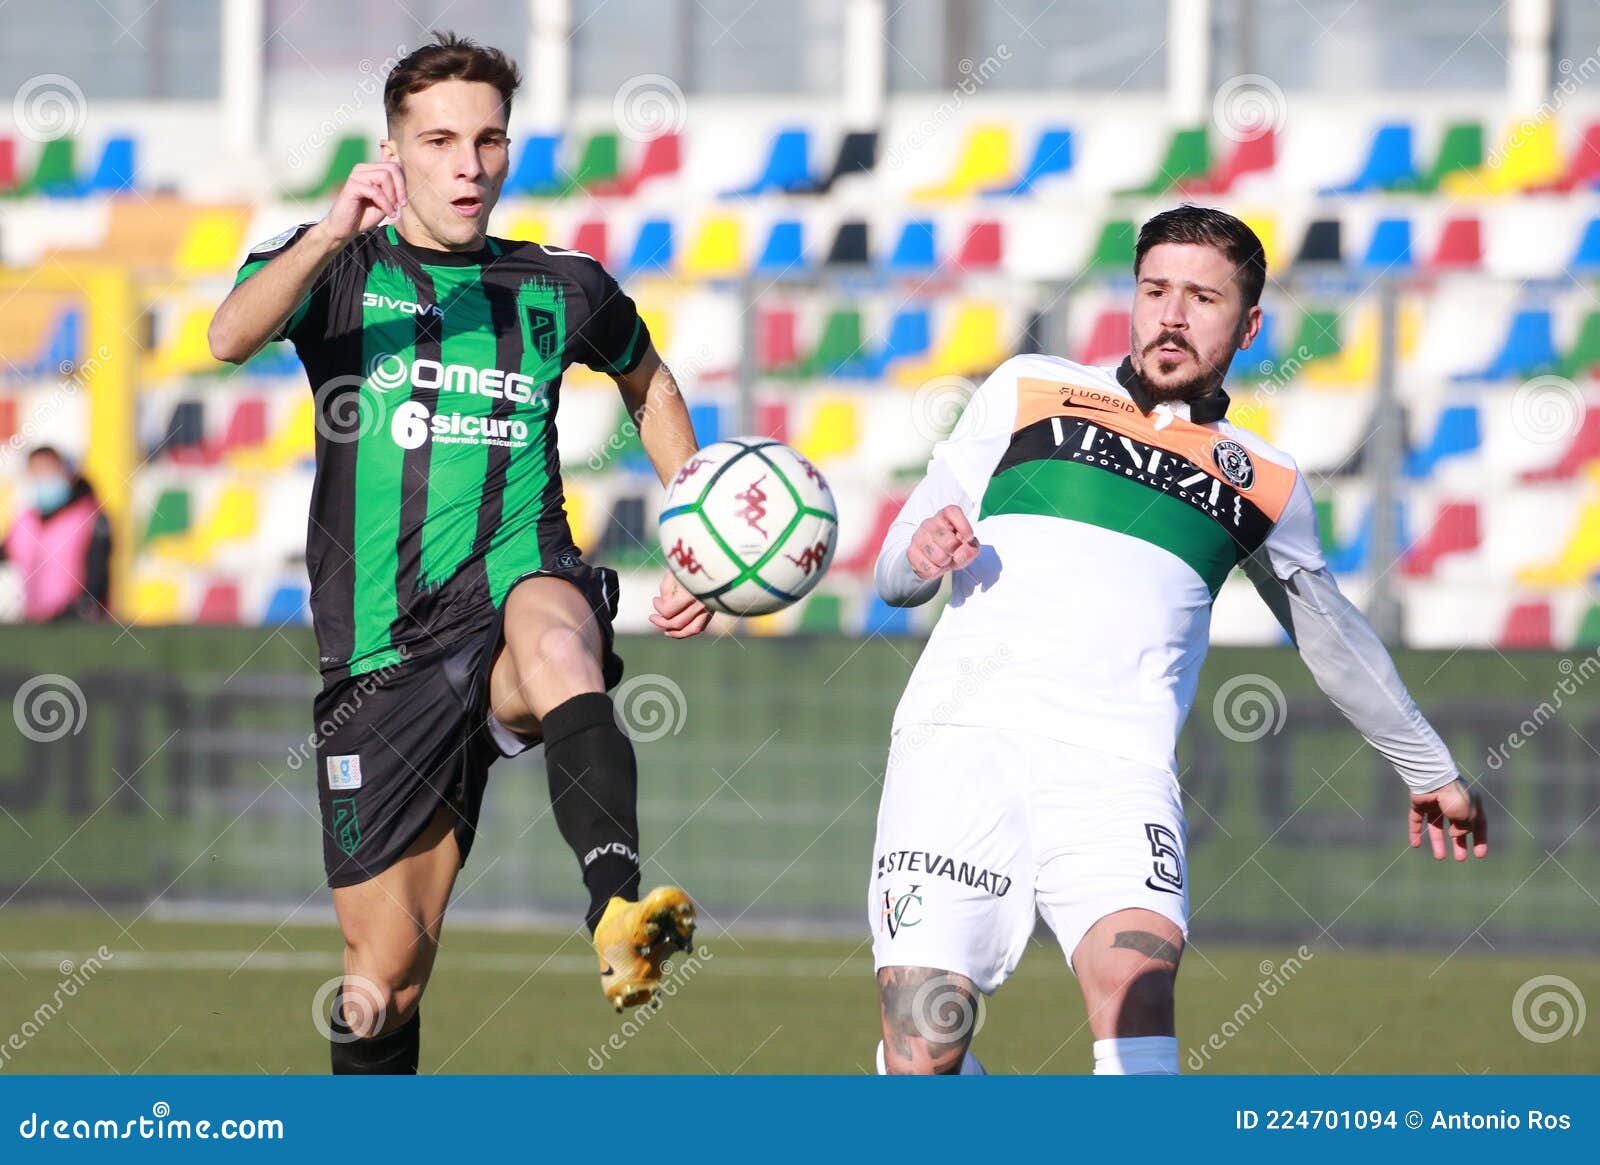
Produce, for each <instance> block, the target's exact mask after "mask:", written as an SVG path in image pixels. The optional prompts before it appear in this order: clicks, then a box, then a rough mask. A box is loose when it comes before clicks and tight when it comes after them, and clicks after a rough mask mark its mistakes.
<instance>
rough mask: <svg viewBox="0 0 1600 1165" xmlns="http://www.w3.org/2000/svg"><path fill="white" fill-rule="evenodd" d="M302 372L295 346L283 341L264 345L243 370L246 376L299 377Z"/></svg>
mask: <svg viewBox="0 0 1600 1165" xmlns="http://www.w3.org/2000/svg"><path fill="white" fill-rule="evenodd" d="M302 370H303V366H302V365H301V363H300V357H299V356H297V355H295V350H294V346H293V345H291V344H286V343H284V342H282V341H279V342H277V343H272V344H265V345H263V346H262V348H261V350H260V351H259V352H257V353H256V354H255V355H254V356H252V357H250V359H248V360H246V361H245V362H244V366H243V368H242V369H241V371H242V372H243V373H244V375H246V376H298V375H300V373H301V372H302Z"/></svg>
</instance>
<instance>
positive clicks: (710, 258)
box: [657, 139, 745, 279]
mask: <svg viewBox="0 0 1600 1165" xmlns="http://www.w3.org/2000/svg"><path fill="white" fill-rule="evenodd" d="M657 140H658V141H659V140H660V139H657ZM744 268H745V262H744V247H743V244H742V242H741V239H740V226H739V220H738V219H737V218H735V217H733V215H731V214H714V215H712V216H711V217H710V218H708V219H706V221H705V222H703V223H701V224H700V232H699V234H697V235H696V236H695V239H694V243H693V245H692V246H690V248H689V254H688V256H687V257H686V258H685V259H684V264H683V273H684V275H685V276H686V277H687V278H690V279H736V278H738V277H739V275H740V274H741V273H742V272H743V271H744Z"/></svg>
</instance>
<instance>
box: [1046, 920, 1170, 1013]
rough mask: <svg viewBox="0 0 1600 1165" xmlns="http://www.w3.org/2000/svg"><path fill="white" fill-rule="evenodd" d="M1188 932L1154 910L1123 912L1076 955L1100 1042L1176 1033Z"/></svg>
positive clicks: (1100, 925) (1092, 932)
mask: <svg viewBox="0 0 1600 1165" xmlns="http://www.w3.org/2000/svg"><path fill="white" fill-rule="evenodd" d="M1182 956H1183V932H1182V931H1181V930H1179V929H1178V926H1177V924H1176V923H1174V922H1173V921H1172V920H1171V919H1169V918H1167V917H1165V916H1164V915H1161V914H1157V913H1156V912H1155V911H1153V910H1118V911H1117V912H1115V913H1114V914H1108V915H1106V916H1105V917H1104V918H1102V919H1100V921H1099V922H1097V923H1095V924H1094V925H1093V926H1092V927H1090V928H1089V932H1088V933H1087V934H1086V935H1084V936H1083V941H1081V942H1080V943H1079V944H1078V946H1077V949H1076V950H1075V951H1073V954H1072V969H1073V971H1074V972H1075V973H1076V974H1077V976H1078V985H1079V986H1080V987H1082V989H1083V1002H1084V1005H1085V1006H1086V1007H1087V1008H1088V1011H1089V1030H1090V1031H1091V1032H1092V1033H1093V1034H1094V1038H1095V1039H1097V1040H1104V1039H1121V1038H1127V1037H1134V1036H1170V1035H1176V1034H1177V1024H1176V1017H1175V1014H1174V992H1175V988H1176V985H1177V977H1178V961H1179V959H1181V958H1182Z"/></svg>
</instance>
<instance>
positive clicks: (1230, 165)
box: [1180, 127, 1278, 195]
mask: <svg viewBox="0 0 1600 1165" xmlns="http://www.w3.org/2000/svg"><path fill="white" fill-rule="evenodd" d="M1277 164H1278V135H1277V132H1276V131H1274V130H1273V129H1271V128H1270V127H1269V128H1267V129H1265V130H1263V131H1262V132H1260V133H1258V134H1255V135H1253V136H1251V137H1248V138H1245V139H1244V140H1243V141H1241V142H1238V143H1237V144H1236V145H1235V146H1234V147H1233V152H1232V153H1231V154H1229V155H1228V157H1227V160H1226V161H1224V162H1223V163H1221V165H1219V166H1217V167H1216V168H1214V169H1213V170H1211V171H1210V172H1209V173H1207V174H1205V175H1203V176H1201V177H1199V178H1193V179H1190V180H1188V181H1186V182H1183V183H1180V189H1181V190H1182V191H1183V192H1184V193H1185V194H1205V195H1215V194H1227V193H1229V192H1231V191H1232V190H1233V187H1234V183H1236V182H1238V181H1239V179H1241V178H1243V177H1245V176H1246V175H1247V174H1264V173H1267V172H1268V171H1270V170H1271V169H1272V168H1273V167H1274V166H1276V165H1277Z"/></svg>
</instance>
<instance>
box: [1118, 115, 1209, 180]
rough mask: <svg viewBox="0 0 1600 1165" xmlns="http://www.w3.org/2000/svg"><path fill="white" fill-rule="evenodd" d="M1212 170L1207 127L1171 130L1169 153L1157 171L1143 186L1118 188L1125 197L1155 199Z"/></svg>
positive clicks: (1162, 159) (1165, 155)
mask: <svg viewBox="0 0 1600 1165" xmlns="http://www.w3.org/2000/svg"><path fill="white" fill-rule="evenodd" d="M1210 169H1211V145H1210V142H1209V141H1208V140H1207V137H1206V131H1205V127H1204V126H1201V127H1198V128H1194V129H1178V130H1173V131H1172V137H1171V138H1170V139H1168V141H1167V150H1166V153H1165V154H1164V155H1163V156H1162V158H1161V162H1160V164H1159V165H1157V166H1156V172H1155V173H1154V174H1152V175H1151V176H1150V179H1149V181H1147V182H1145V183H1144V184H1143V185H1140V186H1135V187H1133V188H1132V189H1129V190H1122V191H1119V192H1118V193H1119V194H1122V195H1125V196H1139V197H1145V198H1153V197H1155V196H1156V195H1159V194H1165V193H1167V192H1168V191H1169V190H1173V189H1175V188H1176V187H1178V186H1179V185H1181V184H1182V183H1184V182H1186V181H1191V180H1198V179H1200V178H1203V177H1205V175H1206V173H1207V172H1208V171H1209V170H1210Z"/></svg>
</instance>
